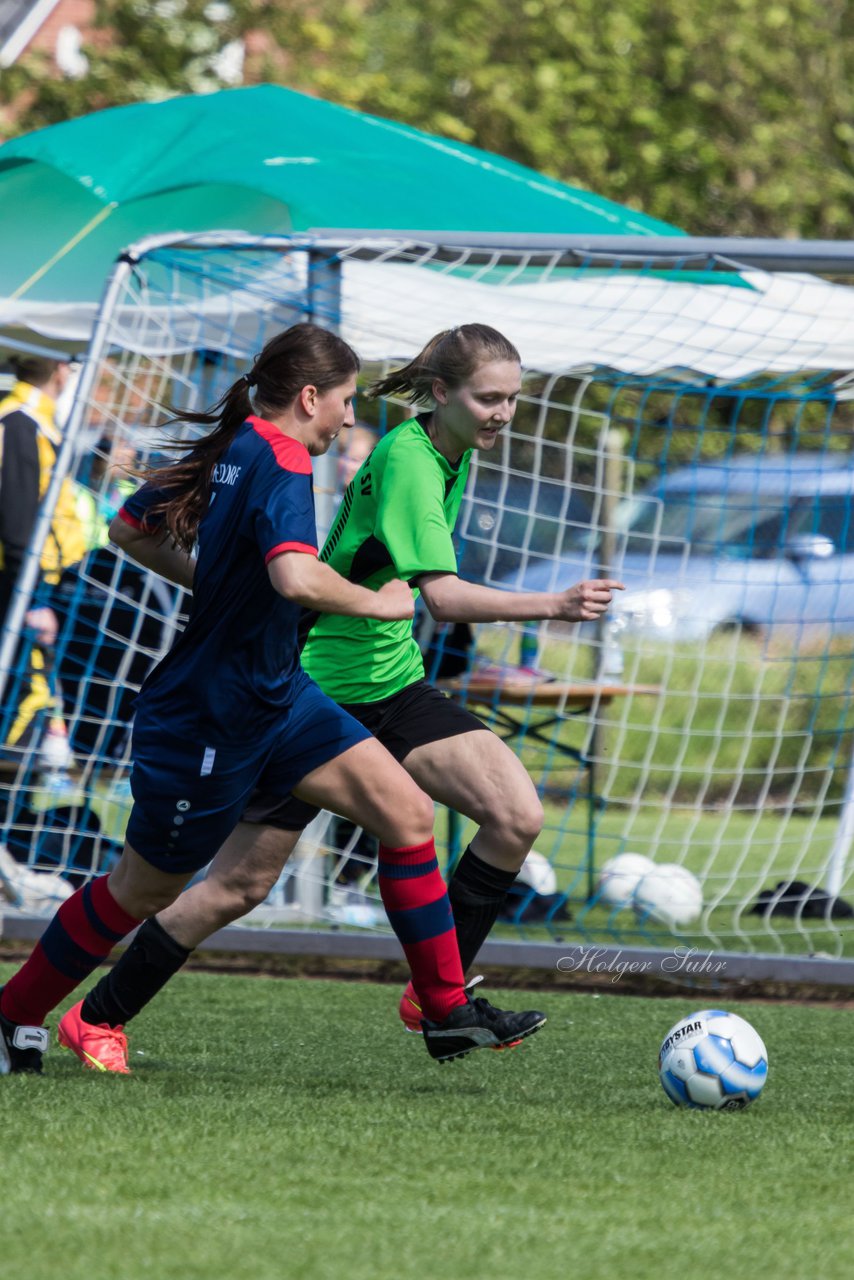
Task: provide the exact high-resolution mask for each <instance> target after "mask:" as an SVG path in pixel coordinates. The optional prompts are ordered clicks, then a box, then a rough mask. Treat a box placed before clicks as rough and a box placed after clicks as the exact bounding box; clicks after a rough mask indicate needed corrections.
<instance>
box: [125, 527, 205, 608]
mask: <svg viewBox="0 0 854 1280" xmlns="http://www.w3.org/2000/svg"><path fill="white" fill-rule="evenodd" d="M110 542H112V543H113V545H114V546H116V547H118V548H119V550H121V551H124V553H125V555H128V556H130V558H131V560H135V561H136V563H137V564H140V565H142V567H143V569H150V570H151V571H152V573H157V574H159V575H160V577H161V578H166V579H167V581H169V582H174V583H175V585H176V586H177V587H184V588H185V590H187V591H192V589H193V575H194V574H195V572H196V561H195V558H194V557H193V556H191V555H189V554H188V553H187V552H186V551H182V550H181V548H180V547H177V546H176V545H175V543H174V542H173V541H172V539H171V538H170V537H169V534H168V533H167V534H165V535H164V533H163V531H162V530H159V529H158V530H157V531H155V532H154V533H146V532H145V531H144V530H143V529H135V528H134V527H133V525H130V524H128V523H127V521H126V520H123V519H122V517H121V516H114V517H113V519H112V521H111V523H110Z"/></svg>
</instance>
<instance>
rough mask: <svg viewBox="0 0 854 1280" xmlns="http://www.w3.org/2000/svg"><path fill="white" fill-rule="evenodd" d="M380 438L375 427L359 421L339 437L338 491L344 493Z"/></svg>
mask: <svg viewBox="0 0 854 1280" xmlns="http://www.w3.org/2000/svg"><path fill="white" fill-rule="evenodd" d="M378 439H379V434H378V432H376V431H374V429H373V427H367V426H365V424H364V423H363V422H357V423H356V425H355V427H351V428H350V430H349V431H348V432H347V433H346V434H343V433H342V435H341V436H340V437H339V452H338V492H339V494H343V492H344V490H345V489H346V488H347V485H348V484H349V483H350V481H351V480H352V479H353V476H354V475H355V474H356V472H357V471H358V470H359V467H360V466H361V465H362V463H363V462H364V461H365V458H367V456H368V454H369V453H370V452H371V450H372V449H373V447H374V445H375V444H376V442H377V440H378Z"/></svg>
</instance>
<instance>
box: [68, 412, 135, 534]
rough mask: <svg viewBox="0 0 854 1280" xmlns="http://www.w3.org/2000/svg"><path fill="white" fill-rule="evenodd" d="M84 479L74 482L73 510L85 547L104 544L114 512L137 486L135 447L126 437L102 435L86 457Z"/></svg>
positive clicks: (116, 511) (115, 512)
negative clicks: (115, 438)
mask: <svg viewBox="0 0 854 1280" xmlns="http://www.w3.org/2000/svg"><path fill="white" fill-rule="evenodd" d="M87 465H88V470H87V474H86V476H85V482H84V483H79V484H78V485H77V498H76V503H75V506H76V511H77V515H78V517H79V519H80V522H81V524H82V525H83V530H84V537H85V539H86V549H87V550H90V551H91V550H93V549H94V548H95V547H106V546H107V545H108V544H109V541H110V539H109V534H108V529H109V527H110V521H111V520H112V518H113V516H114V515H116V514H117V513H118V510H119V508H120V507H121V505H122V503H123V502H124V500H125V498H126V497H127V496H128V494H131V493H133V492H134V491H135V490H136V489H138V488H139V479H138V477H137V476H136V474H135V472H134V468H135V467H136V465H137V451H136V449H135V448H134V446H133V445H132V444H131V443H130V441H129V440H121V439H118V440H114V439H112V438H111V437H110V436H102V437H101V439H100V440H99V441H98V443H97V444H96V446H95V449H94V452H93V453H92V454H90V456H89V458H88V459H87Z"/></svg>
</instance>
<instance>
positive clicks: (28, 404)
mask: <svg viewBox="0 0 854 1280" xmlns="http://www.w3.org/2000/svg"><path fill="white" fill-rule="evenodd" d="M10 363H11V365H12V370H13V372H14V374H15V377H16V378H17V381H16V382H15V384H14V386H13V387H12V390H11V391H10V393H9V394H8V395H7V396H6V397H5V399H3V400H2V401H0V624H2V623H3V621H4V620H5V617H6V614H7V613H8V611H9V608H10V606H11V602H12V596H13V594H14V590H15V583H16V581H17V578H18V574H19V572H20V569H21V566H22V564H23V561H24V557H25V555H26V551H27V547H28V546H29V543H30V539H31V537H32V534H33V529H34V526H35V523H36V518H37V516H38V510H39V504H40V502H41V500H42V498H43V497H44V495H45V492H46V490H47V487H48V484H49V482H50V477H51V473H52V471H53V467H54V464H55V462H56V455H57V451H58V449H59V444H60V440H61V433H60V431H59V429H58V427H57V425H56V421H55V414H56V400H57V397H58V396H59V395H60V393H61V392H62V390H63V388H64V387H65V385H66V384H67V382H68V378H69V373H70V370H69V366H68V363H67V362H66V361H61V360H49V359H46V358H44V357H42V356H28V355H25V356H19V357H15V358H13V360H12V361H11V362H10ZM85 552H86V532H85V528H84V524H83V522H82V521H81V519H80V517H79V514H78V512H77V509H76V491H75V487H74V485H73V483H72V481H71V480H70V479H66V480H64V481H63V484H62V489H61V492H60V495H59V501H58V503H57V505H56V510H55V511H54V514H53V519H52V521H51V528H50V533H49V535H48V538H47V540H46V542H45V545H44V549H43V551H42V555H41V573H42V580H43V581H44V582H45V583H47V584H50V585H52V584H54V583H56V582H58V581H59V577H60V574H61V573H62V570H63V569H65V568H67V567H68V565H71V564H75V563H76V562H77V561H78V560H80V559H82V557H83V555H84V554H85ZM27 623H28V625H29V626H30V627H32V628H33V629H34V630H35V631H36V634H37V636H38V639H39V642H40V643H41V644H42V645H43V646H50V645H51V644H52V643H53V641H54V640H55V638H56V626H57V623H56V616H55V614H54V613H53V610H52V609H49V608H37V609H32V610H30V612H29V613H28V614H27ZM45 665H46V664H45V655H44V652H43V650H39V649H34V650H33V653H32V655H31V662H30V666H31V670H30V679H29V686H30V687H29V691H28V692H27V693H26V696H25V697H24V699H23V701H21V703H20V705H19V707H18V714H17V718H16V721H15V723H14V724H13V726H12V727H11V730H10V731H9V733H8V737H7V741H8V742H9V743H10V744H11V745H15V744H16V743H19V742H20V741H21V740H22V739H23V737H24V736H25V734H26V730H27V727H28V726H29V725H30V724H31V723H32V720H33V716H34V714H35V713H36V712H37V711H40V710H42V709H43V708H45V707H47V706H49V705H50V704H51V703H52V701H53V699H52V697H51V695H50V692H49V690H48V686H47V681H46V679H45Z"/></svg>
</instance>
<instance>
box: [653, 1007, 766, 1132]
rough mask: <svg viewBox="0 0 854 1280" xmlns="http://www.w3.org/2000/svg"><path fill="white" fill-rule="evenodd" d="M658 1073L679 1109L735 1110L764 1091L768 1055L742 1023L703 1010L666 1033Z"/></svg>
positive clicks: (715, 1011)
mask: <svg viewBox="0 0 854 1280" xmlns="http://www.w3.org/2000/svg"><path fill="white" fill-rule="evenodd" d="M658 1074H659V1077H660V1079H661V1084H662V1088H663V1089H664V1092H665V1093H666V1094H667V1096H668V1098H669V1099H670V1101H671V1102H674V1103H675V1104H676V1106H677V1107H694V1108H695V1109H698V1110H701V1111H737V1110H740V1109H741V1108H742V1107H746V1106H747V1105H748V1103H750V1102H753V1101H754V1100H755V1099H756V1098H758V1097H759V1094H760V1093H761V1092H762V1086H763V1085H764V1084H765V1080H766V1078H767V1076H768V1054H767V1052H766V1049H765V1045H764V1044H763V1043H762V1040H761V1038H760V1037H759V1035H758V1034H757V1033H756V1032H755V1031H754V1030H753V1027H751V1025H750V1023H749V1022H745V1020H744V1018H739V1016H738V1014H735V1013H725V1012H724V1010H723V1009H703V1010H701V1011H700V1012H699V1013H691V1014H689V1015H688V1017H687V1018H683V1019H682V1021H681V1022H677V1023H676V1026H675V1027H671V1028H670V1030H669V1031H668V1033H667V1035H666V1036H665V1037H664V1040H663V1041H662V1045H661V1049H660V1050H659V1053H658Z"/></svg>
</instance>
